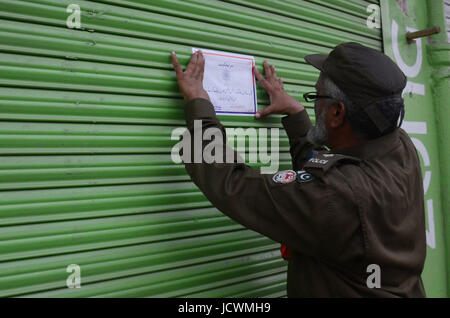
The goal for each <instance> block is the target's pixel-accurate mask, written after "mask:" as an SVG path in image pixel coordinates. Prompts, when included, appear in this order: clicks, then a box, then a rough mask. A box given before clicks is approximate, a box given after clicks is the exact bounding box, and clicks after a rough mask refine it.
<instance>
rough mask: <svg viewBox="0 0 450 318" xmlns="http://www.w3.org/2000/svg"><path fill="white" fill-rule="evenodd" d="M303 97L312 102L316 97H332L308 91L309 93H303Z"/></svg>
mask: <svg viewBox="0 0 450 318" xmlns="http://www.w3.org/2000/svg"><path fill="white" fill-rule="evenodd" d="M303 98H304V99H305V101H307V102H313V101H315V100H316V99H319V98H333V97H331V96H324V95H318V94H317V93H316V92H309V93H305V94H303Z"/></svg>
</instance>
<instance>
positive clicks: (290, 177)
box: [272, 170, 297, 183]
mask: <svg viewBox="0 0 450 318" xmlns="http://www.w3.org/2000/svg"><path fill="white" fill-rule="evenodd" d="M296 177H297V173H296V172H295V171H294V170H284V171H279V172H277V173H276V174H275V175H274V176H273V178H272V180H273V181H274V182H276V183H291V182H293V181H295V178H296Z"/></svg>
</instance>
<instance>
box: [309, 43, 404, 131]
mask: <svg viewBox="0 0 450 318" xmlns="http://www.w3.org/2000/svg"><path fill="white" fill-rule="evenodd" d="M305 60H306V62H307V63H309V64H311V65H312V66H314V67H315V68H317V69H319V70H320V71H322V72H323V73H324V74H325V75H326V76H328V77H329V78H330V79H331V80H332V81H333V82H334V83H335V84H336V85H337V86H338V87H339V88H340V89H341V90H342V91H343V92H344V93H345V95H346V96H347V97H348V98H349V99H350V100H351V101H352V102H353V103H355V104H357V105H359V106H361V107H362V108H363V109H364V110H365V112H366V113H367V115H368V116H369V117H370V119H371V120H372V121H373V123H374V124H375V125H376V126H377V128H378V129H379V130H380V132H381V133H382V132H383V131H385V130H386V129H387V128H389V127H390V126H391V123H389V122H388V121H387V120H386V118H385V117H384V115H383V113H382V112H381V111H380V110H379V109H378V108H377V107H376V106H375V104H374V103H376V102H378V101H382V100H385V99H390V98H393V97H402V92H403V89H404V88H405V86H406V81H407V79H406V76H405V74H403V72H402V70H401V69H400V68H399V67H398V66H397V65H396V64H395V63H394V61H392V60H391V59H390V58H389V57H388V56H387V55H385V54H383V53H382V52H380V51H377V50H374V49H372V48H369V47H366V46H364V45H361V44H359V43H355V42H347V43H342V44H339V45H338V46H336V47H335V48H334V49H333V51H331V53H330V54H329V55H325V54H312V55H308V56H306V57H305Z"/></svg>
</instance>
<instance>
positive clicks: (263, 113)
mask: <svg viewBox="0 0 450 318" xmlns="http://www.w3.org/2000/svg"><path fill="white" fill-rule="evenodd" d="M271 112H272V109H271V107H267V108H264V109H263V110H259V111H257V112H256V114H255V118H256V119H259V118H263V117H265V116H267V115H269V114H270V113H271Z"/></svg>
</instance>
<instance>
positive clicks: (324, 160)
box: [303, 153, 361, 176]
mask: <svg viewBox="0 0 450 318" xmlns="http://www.w3.org/2000/svg"><path fill="white" fill-rule="evenodd" d="M360 162H361V159H359V158H356V157H351V156H345V155H341V154H335V153H318V154H317V155H316V156H314V157H313V158H311V159H309V160H308V162H307V163H306V164H305V165H304V167H303V169H305V170H307V171H308V172H310V173H312V174H314V175H316V176H322V175H324V174H325V173H326V172H327V171H328V170H329V169H330V168H332V167H333V166H338V165H342V164H359V163H360Z"/></svg>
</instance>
